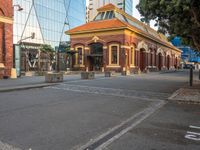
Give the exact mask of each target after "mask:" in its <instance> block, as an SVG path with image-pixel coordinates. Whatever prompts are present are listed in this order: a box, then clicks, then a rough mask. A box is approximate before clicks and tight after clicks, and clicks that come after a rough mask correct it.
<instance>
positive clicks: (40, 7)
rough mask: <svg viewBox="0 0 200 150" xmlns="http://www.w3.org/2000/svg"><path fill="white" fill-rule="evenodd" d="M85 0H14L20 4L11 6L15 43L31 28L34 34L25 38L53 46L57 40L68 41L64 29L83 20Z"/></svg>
mask: <svg viewBox="0 0 200 150" xmlns="http://www.w3.org/2000/svg"><path fill="white" fill-rule="evenodd" d="M33 2H34V3H33ZM85 3H86V1H85V0H34V1H33V0H13V5H15V4H19V5H20V6H21V7H22V8H23V10H22V11H17V10H16V9H14V32H13V34H14V38H13V40H14V44H17V43H18V42H19V41H20V40H21V39H25V38H26V37H30V35H31V33H32V32H34V33H35V38H34V39H27V40H24V42H27V43H36V44H50V45H51V46H52V47H53V48H55V47H58V46H59V43H60V41H69V36H67V35H66V34H65V33H64V31H67V30H69V29H70V28H74V27H76V26H79V25H81V24H84V23H85V19H86V18H85V14H86V7H85ZM33 6H34V7H33ZM29 13H30V16H29ZM66 16H67V19H66ZM26 22H27V24H25V23H26ZM25 25H26V26H25ZM63 27H64V30H63Z"/></svg>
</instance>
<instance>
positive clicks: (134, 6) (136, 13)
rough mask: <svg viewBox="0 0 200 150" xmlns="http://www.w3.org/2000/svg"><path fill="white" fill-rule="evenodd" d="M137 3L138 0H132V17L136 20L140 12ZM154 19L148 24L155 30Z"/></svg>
mask: <svg viewBox="0 0 200 150" xmlns="http://www.w3.org/2000/svg"><path fill="white" fill-rule="evenodd" d="M88 1H89V0H86V4H88ZM138 3H139V0H133V17H135V18H137V19H138V20H140V18H141V16H140V13H139V12H138V10H137V8H136V5H137V4H138ZM154 24H155V21H151V23H150V26H151V27H152V28H153V29H155V30H157V27H154Z"/></svg>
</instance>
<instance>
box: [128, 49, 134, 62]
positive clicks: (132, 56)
mask: <svg viewBox="0 0 200 150" xmlns="http://www.w3.org/2000/svg"><path fill="white" fill-rule="evenodd" d="M132 51H133V55H131V52H132ZM129 52H130V53H129V54H130V55H129V56H130V57H129V58H130V64H131V65H130V66H135V48H134V47H131V49H130V51H129ZM131 60H133V62H132V61H131Z"/></svg>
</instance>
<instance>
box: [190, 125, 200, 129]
mask: <svg viewBox="0 0 200 150" xmlns="http://www.w3.org/2000/svg"><path fill="white" fill-rule="evenodd" d="M190 128H193V129H200V127H197V126H192V125H190Z"/></svg>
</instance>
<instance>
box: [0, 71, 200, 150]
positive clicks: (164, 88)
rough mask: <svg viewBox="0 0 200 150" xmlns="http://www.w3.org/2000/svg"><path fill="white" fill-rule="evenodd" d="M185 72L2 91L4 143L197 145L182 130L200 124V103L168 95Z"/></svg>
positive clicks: (22, 148) (53, 149)
mask: <svg viewBox="0 0 200 150" xmlns="http://www.w3.org/2000/svg"><path fill="white" fill-rule="evenodd" d="M187 74H188V73H187V72H175V73H166V74H158V73H155V74H153V73H152V74H148V75H140V76H139V75H136V76H127V77H122V76H117V77H112V78H103V77H99V78H97V79H95V80H68V81H66V82H64V83H61V84H59V85H57V86H52V87H46V88H40V89H31V90H24V91H13V92H6V93H0V149H3V148H2V147H4V149H3V150H7V149H10V150H17V149H19V150H29V149H31V150H47V149H48V150H70V149H96V148H97V149H98V148H101V147H102V148H104V149H113V150H114V149H123V150H125V149H130V150H133V149H150V148H151V149H152V150H153V149H161V148H162V149H164V148H166V149H170V148H173V147H174V146H177V147H178V148H185V149H187V148H194V149H195V148H197V146H198V144H199V143H198V141H195V142H194V141H189V142H188V143H189V146H188V145H187V146H186V145H185V143H184V142H185V141H184V140H186V139H184V134H185V133H187V131H190V129H189V126H190V125H196V126H200V122H199V119H198V118H199V114H198V111H197V110H200V106H192V107H191V105H178V104H176V103H167V102H166V101H165V100H166V99H167V97H169V96H170V95H171V94H172V93H173V92H174V91H175V90H177V89H178V88H180V87H182V86H184V85H185V84H187V80H188V76H187ZM166 103H167V104H166ZM190 109H191V110H190ZM189 110H190V111H189ZM183 112H184V113H183ZM165 118H166V119H165ZM177 124H178V125H177ZM173 125H174V126H173ZM180 126H181V127H182V128H181V129H179V127H180ZM171 128H172V129H171ZM173 129H174V131H173ZM177 130H178V131H177ZM179 130H181V132H180V134H177V133H179ZM175 131H177V133H176V132H175ZM196 132H197V131H196V129H195V133H196ZM151 133H152V134H153V135H152V136H151ZM173 133H174V134H173ZM174 136H175V137H176V139H177V142H174V141H173V138H174ZM136 137H137V138H136ZM154 139H155V140H154ZM159 139H160V140H159ZM169 139H171V140H169ZM155 141H156V142H155ZM149 144H152V147H148V145H149ZM141 145H143V146H142V147H140V146H141ZM168 146H169V147H168Z"/></svg>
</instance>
